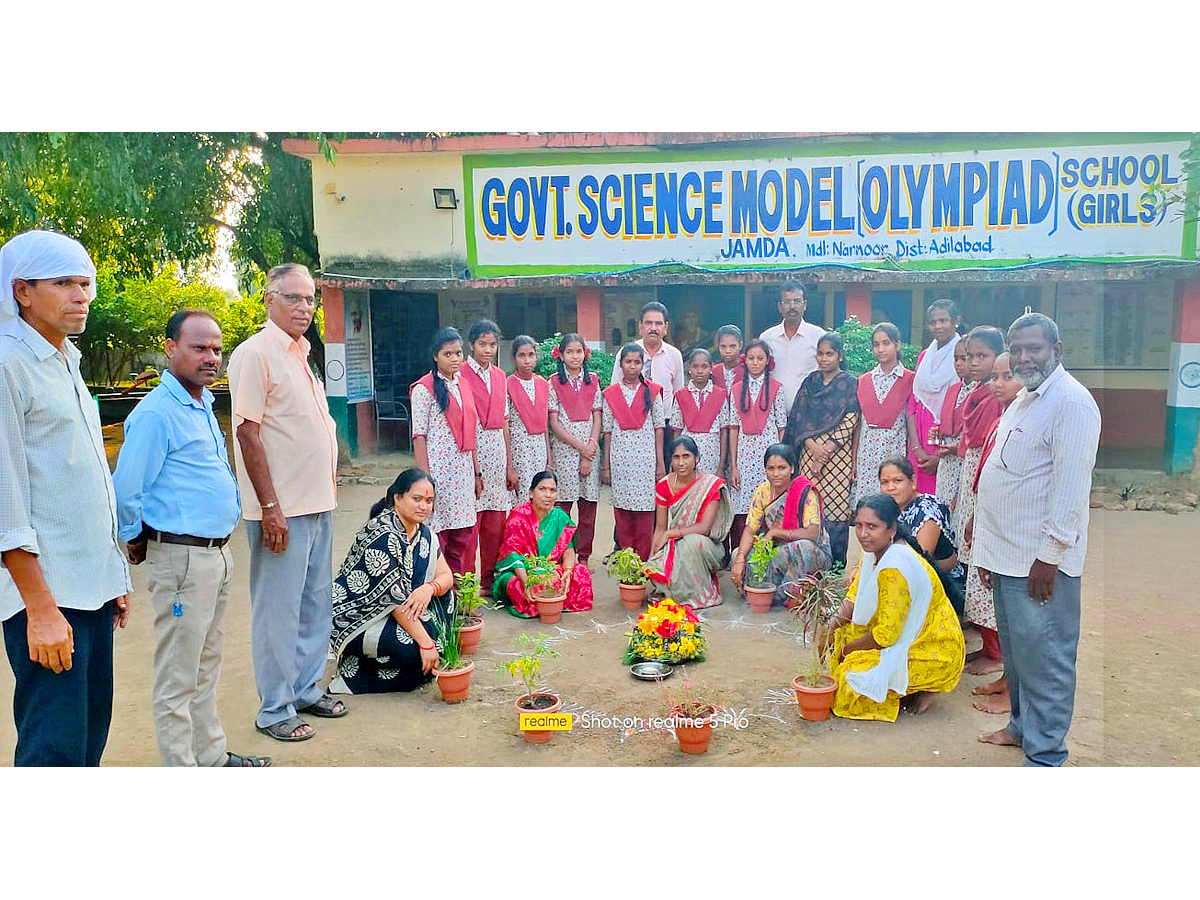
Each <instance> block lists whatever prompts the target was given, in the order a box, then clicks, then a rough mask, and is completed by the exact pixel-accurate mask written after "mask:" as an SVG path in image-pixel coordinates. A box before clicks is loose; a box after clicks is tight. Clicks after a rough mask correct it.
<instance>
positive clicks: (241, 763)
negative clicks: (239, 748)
mask: <svg viewBox="0 0 1200 900" xmlns="http://www.w3.org/2000/svg"><path fill="white" fill-rule="evenodd" d="M228 756H229V759H227V760H225V765H224V766H223V767H222V768H229V767H231V766H232V767H234V768H238V769H244V768H253V769H263V768H266V767H267V766H269V765H270V764H271V757H269V756H242V755H241V754H240V753H234V752H233V751H232V750H230V751H228Z"/></svg>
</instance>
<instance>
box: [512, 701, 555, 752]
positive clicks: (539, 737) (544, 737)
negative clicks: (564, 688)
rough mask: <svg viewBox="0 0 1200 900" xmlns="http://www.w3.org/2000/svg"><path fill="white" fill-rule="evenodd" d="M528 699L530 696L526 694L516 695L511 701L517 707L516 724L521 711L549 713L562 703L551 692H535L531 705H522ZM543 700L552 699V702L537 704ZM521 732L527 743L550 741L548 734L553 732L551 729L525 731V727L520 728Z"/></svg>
mask: <svg viewBox="0 0 1200 900" xmlns="http://www.w3.org/2000/svg"><path fill="white" fill-rule="evenodd" d="M530 700H531V698H530V697H528V696H527V695H526V696H521V697H518V698H517V699H516V701H515V702H514V703H513V706H515V707H516V708H517V723H518V725H519V724H520V722H521V713H529V712H535V713H545V714H547V715H549V714H550V713H556V712H558V711H559V710H560V709H562V705H563V702H562V699H561V698H559V697H556V696H554V695H553V694H542V693H536V694H534V695H533V697H532V705H523V704H525V703H527V702H529V701H530ZM545 700H552V701H554V702H553V703H550V704H549V705H547V706H540V705H539V704H540V703H544V702H545ZM521 734H523V735H524V736H525V740H526V742H527V743H530V744H546V743H549V742H550V735H552V734H554V732H553V731H526V730H525V729H523V728H522V729H521Z"/></svg>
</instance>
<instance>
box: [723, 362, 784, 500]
mask: <svg viewBox="0 0 1200 900" xmlns="http://www.w3.org/2000/svg"><path fill="white" fill-rule="evenodd" d="M765 383H766V376H765V375H759V376H758V377H757V378H751V379H750V382H749V384H748V386H747V387H748V391H749V400H750V404H751V405H752V406H753V404H755V403H757V402H758V397H759V395H760V394H761V393H762V391H763V385H764V384H765ZM739 384H740V383H735V385H734V387H733V389H732V390H731V392H730V394H729V424H730V425H732V426H736V427H737V428H738V429H739V430H738V439H737V464H738V475H739V477H740V478H741V482H740V484H739V486H738V487H737V488H736V489H731V490H730V494H731V497H732V500H733V514H734V515H735V516H744V515H746V514H747V513H749V512H750V504H751V503H752V502H753V500H754V492H755V491H756V490H757V489H758V486H759V485H760V484H762V483H763V482H764V481H766V480H767V468H766V466H765V465H763V454H764V453H766V452H767V448H768V447H770V446H771V445H772V444H777V443H779V433H780V431H781V430H782V429H784V428H786V427H787V416H788V409H787V399H786V397H785V396H784V392H783V389H782V388H780V390H779V391H778V392H777V393H776V394H775V402H774V403H773V404H772V405H771V409H770V410H769V411H768V412H767V421H766V424H764V425H763V430H762V433H761V434H746V432H745V431H743V430H741V421H742V420H741V416H740V415H739V413H738V404H739V403H740V402H741V388H740V387H739V386H738V385H739Z"/></svg>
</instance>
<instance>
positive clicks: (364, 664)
mask: <svg viewBox="0 0 1200 900" xmlns="http://www.w3.org/2000/svg"><path fill="white" fill-rule="evenodd" d="M433 501H434V486H433V480H432V479H431V478H430V477H429V475H428V474H427V473H425V472H424V471H422V470H421V469H417V468H412V469H405V470H404V471H403V472H401V473H400V474H399V475H398V476H397V478H396V480H395V481H394V482H392V485H391V487H389V488H388V491H387V496H385V497H384V498H383V499H382V500H380V501H379V502H378V503H376V504H375V505H374V506H373V507H371V517H370V518H369V519H368V520H367V524H366V525H364V526H363V527H362V529H361V530H359V532H358V535H357V536H356V537H355V538H354V544H353V545H352V546H351V547H350V552H349V553H347V554H346V560H345V562H343V563H342V568H341V569H340V570H339V571H338V574H337V578H335V579H334V581H333V634H332V644H333V651H334V654H335V655H336V656H337V661H338V664H337V676H336V677H335V678H334V679H333V681H332V682H331V683H330V685H329V691H330V693H334V694H339V693H340V694H370V693H378V692H384V691H411V690H413V689H414V688H416V687H419V686H420V685H422V684H424V683H425V682H426V681H428V680H429V679H430V677H432V676H431V675H430V673H431V672H432V670H433V667H434V666H436V665H437V664H438V658H439V656H440V654H441V648H442V635H441V631H442V630H443V629H444V627H445V623H447V622H450V621H451V619H452V617H453V616H454V593H453V590H452V589H453V586H454V576H453V575H452V574H451V573H450V567H449V566H448V565H447V564H446V560H445V558H444V557H443V556H442V552H441V549H440V548H439V545H438V539H437V535H436V534H434V533H433V532H431V531H430V530H429V526H428V525H426V524H425V521H426V520H427V519H428V518H429V516H430V513H432V511H433Z"/></svg>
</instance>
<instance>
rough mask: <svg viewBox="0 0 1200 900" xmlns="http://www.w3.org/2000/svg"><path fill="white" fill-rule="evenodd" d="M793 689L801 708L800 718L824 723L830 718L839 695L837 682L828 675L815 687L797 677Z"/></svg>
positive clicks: (793, 682)
mask: <svg viewBox="0 0 1200 900" xmlns="http://www.w3.org/2000/svg"><path fill="white" fill-rule="evenodd" d="M792 689H793V690H794V691H795V692H796V703H797V704H799V706H800V718H802V719H806V720H807V721H809V722H824V721H825V720H826V719H828V718H829V711H830V710H831V709H833V699H834V697H835V696H836V695H837V682H836V681H834V680H833V679H832V678H830V677H829V676H828V675H822V676H821V683H820V684H818V685H817V686H816V687H813V686H812V685H809V684H805V682H804V679H803V678H802V677H800V676H799V675H797V676H796V677H795V678H793V679H792Z"/></svg>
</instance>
